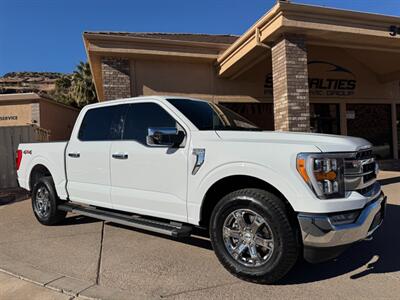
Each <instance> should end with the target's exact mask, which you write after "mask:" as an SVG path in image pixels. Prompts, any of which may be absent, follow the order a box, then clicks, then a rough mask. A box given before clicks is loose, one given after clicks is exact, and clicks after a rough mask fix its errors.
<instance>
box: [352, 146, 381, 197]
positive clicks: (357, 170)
mask: <svg viewBox="0 0 400 300" xmlns="http://www.w3.org/2000/svg"><path fill="white" fill-rule="evenodd" d="M376 172H377V170H376V162H375V158H374V157H373V155H372V150H371V149H368V150H363V151H359V152H357V153H356V154H355V155H354V156H353V157H349V158H346V159H345V162H344V178H345V185H346V190H347V191H357V192H359V193H360V194H362V195H366V194H369V193H370V192H371V190H372V189H373V185H374V183H375V182H376Z"/></svg>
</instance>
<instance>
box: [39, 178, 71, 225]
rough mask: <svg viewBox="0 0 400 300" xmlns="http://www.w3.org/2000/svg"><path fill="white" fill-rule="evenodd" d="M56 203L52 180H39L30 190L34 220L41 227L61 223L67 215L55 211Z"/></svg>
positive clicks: (57, 200) (56, 198)
mask: <svg viewBox="0 0 400 300" xmlns="http://www.w3.org/2000/svg"><path fill="white" fill-rule="evenodd" d="M58 202H59V199H58V197H57V193H56V190H55V188H54V183H53V179H52V178H51V177H42V178H40V179H39V180H38V182H37V183H36V184H35V186H34V187H33V190H32V209H33V213H34V214H35V217H36V219H37V220H38V221H39V222H40V223H42V224H43V225H54V224H57V223H59V222H61V221H62V220H63V219H64V218H65V216H66V214H67V213H66V212H64V211H61V210H58V209H57V205H58V204H59V203H58Z"/></svg>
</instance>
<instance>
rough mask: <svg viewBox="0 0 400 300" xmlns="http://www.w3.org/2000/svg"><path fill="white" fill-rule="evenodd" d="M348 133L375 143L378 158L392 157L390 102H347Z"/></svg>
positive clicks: (374, 150) (373, 150) (374, 151)
mask: <svg viewBox="0 0 400 300" xmlns="http://www.w3.org/2000/svg"><path fill="white" fill-rule="evenodd" d="M346 110H347V115H348V118H347V134H348V135H350V136H358V137H362V138H364V139H366V140H368V141H369V142H371V144H372V145H373V147H372V152H373V153H374V155H375V157H376V158H378V159H386V158H392V153H393V152H392V145H393V143H392V111H391V106H390V104H347V105H346Z"/></svg>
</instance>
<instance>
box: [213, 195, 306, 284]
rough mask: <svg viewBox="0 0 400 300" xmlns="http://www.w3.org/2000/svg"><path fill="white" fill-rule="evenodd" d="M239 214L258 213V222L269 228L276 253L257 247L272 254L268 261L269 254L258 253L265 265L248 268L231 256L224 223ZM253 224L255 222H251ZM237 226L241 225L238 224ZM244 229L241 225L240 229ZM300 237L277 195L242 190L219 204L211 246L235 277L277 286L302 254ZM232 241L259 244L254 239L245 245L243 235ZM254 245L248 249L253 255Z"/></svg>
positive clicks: (214, 213) (215, 210) (215, 213)
mask: <svg viewBox="0 0 400 300" xmlns="http://www.w3.org/2000/svg"><path fill="white" fill-rule="evenodd" d="M238 211H239V212H243V211H248V212H254V213H255V215H256V217H255V218H257V220H262V221H265V223H264V224H265V225H263V226H264V228H268V230H267V229H263V230H264V231H263V232H268V231H270V232H271V238H272V240H273V244H272V246H271V247H272V249H273V250H271V252H269V250H266V249H269V248H260V247H262V246H259V245H257V246H256V247H257V248H256V249H261V251H262V250H263V249H264V250H265V251H266V252H268V253H269V254H268V255H269V258H268V260H266V259H265V257H267V256H268V255H265V256H262V255H258V254H257V257H263V259H265V261H264V260H262V262H261V263H262V264H261V263H260V264H261V265H252V266H248V265H245V264H244V263H243V262H239V261H238V260H237V258H234V256H233V255H231V254H230V253H229V251H228V248H227V247H228V246H225V242H226V239H225V240H224V235H223V229H224V228H223V227H224V223H225V222H226V220H229V218H230V216H232V215H235V214H237V212H238ZM250 214H251V213H250ZM259 217H261V218H259ZM253 220H255V219H253ZM235 222H236V221H235ZM250 222H251V221H249V222H248V223H250ZM253 222H254V221H253ZM234 224H236V225H235V226H238V225H237V224H238V223H237V222H236V223H234ZM246 224H247V222H246ZM240 227H241V226H239V227H237V228H240ZM257 230H258V229H257ZM265 230H267V231H265ZM258 234H259V233H257V234H254V235H253V236H258ZM296 237H297V229H296V228H293V226H292V225H291V223H290V221H289V217H288V214H287V212H286V208H285V205H284V203H283V202H282V200H281V199H279V198H278V197H277V196H275V195H274V194H272V193H270V192H267V191H264V190H260V189H242V190H238V191H235V192H232V193H230V194H228V195H226V196H225V197H224V198H222V199H221V201H219V203H218V204H217V205H216V207H215V209H214V210H213V213H212V216H211V220H210V238H211V243H212V246H213V248H214V251H215V253H216V255H217V257H218V259H219V261H220V262H221V263H222V265H223V266H224V267H225V268H226V269H227V270H228V271H229V272H230V273H232V274H233V275H234V276H236V277H238V278H240V279H243V280H246V281H250V282H255V283H263V284H272V283H275V282H277V281H278V280H280V279H281V278H283V277H284V276H285V275H286V274H287V273H288V272H289V270H290V269H292V267H293V266H294V264H295V263H296V261H297V259H298V256H299V253H300V245H299V242H298V240H297V238H296ZM225 238H226V237H225ZM246 238H248V236H246ZM232 240H233V241H238V244H236V245H239V241H241V242H240V243H242V244H245V243H246V242H247V243H253V245H255V241H254V240H253V241H249V240H246V242H245V237H244V235H243V234H241V235H240V238H238V239H236V240H235V239H232ZM250 246H251V244H249V248H247V251H248V253H249V256H250ZM268 246H269V244H268ZM269 247H270V246H269ZM230 249H232V248H230ZM258 251H260V250H258ZM243 253H244V254H243V255H245V254H246V253H245V252H243ZM236 255H237V253H236V252H235V256H236ZM243 259H246V258H243V257H241V258H240V259H239V260H241V261H242V260H243ZM249 259H250V262H251V263H254V262H252V260H251V258H249Z"/></svg>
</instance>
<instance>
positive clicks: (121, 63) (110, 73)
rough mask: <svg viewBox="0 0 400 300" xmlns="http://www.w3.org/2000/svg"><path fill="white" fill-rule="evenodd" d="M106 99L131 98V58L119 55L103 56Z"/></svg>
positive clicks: (102, 64)
mask: <svg viewBox="0 0 400 300" xmlns="http://www.w3.org/2000/svg"><path fill="white" fill-rule="evenodd" d="M101 71H102V76H103V90H104V98H105V100H115V99H120V98H129V97H131V96H132V93H131V75H130V68H129V60H128V59H123V58H117V57H103V58H102V60H101Z"/></svg>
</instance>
